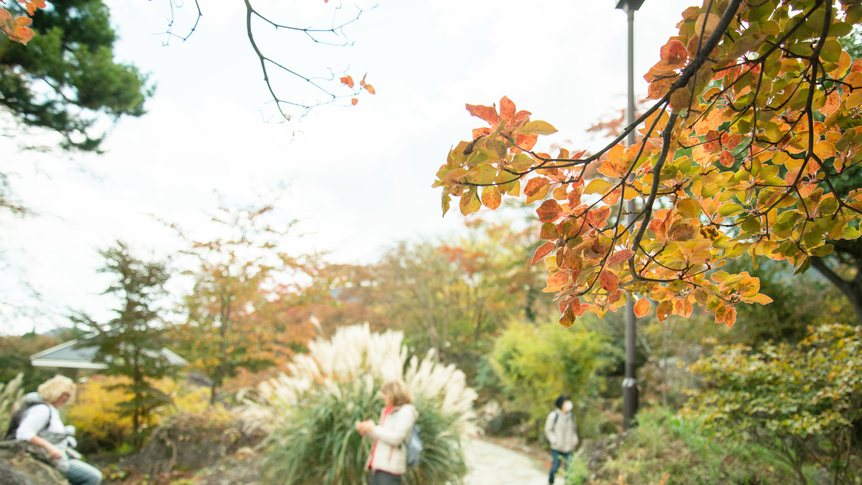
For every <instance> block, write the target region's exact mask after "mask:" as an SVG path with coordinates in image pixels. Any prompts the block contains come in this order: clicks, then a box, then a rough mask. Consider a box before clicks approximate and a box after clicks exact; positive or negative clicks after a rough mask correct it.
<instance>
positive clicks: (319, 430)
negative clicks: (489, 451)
mask: <svg viewBox="0 0 862 485" xmlns="http://www.w3.org/2000/svg"><path fill="white" fill-rule="evenodd" d="M402 344H403V335H402V334H401V333H400V332H392V331H387V332H386V333H383V334H372V333H371V332H370V330H369V328H368V325H364V326H352V327H343V328H341V329H339V330H338V331H337V332H336V334H335V336H333V338H332V340H331V341H322V340H318V341H316V342H314V343H312V344H310V345H309V349H310V353H309V354H308V355H299V356H297V357H296V358H295V359H294V362H293V363H292V364H291V375H290V376H287V375H284V376H281V377H280V378H277V379H273V380H271V381H268V382H266V383H264V384H262V385H261V386H260V393H261V397H262V398H263V399H265V400H266V401H267V402H268V403H269V407H268V408H267V409H268V410H269V412H270V413H272V419H270V420H263V419H259V418H258V422H261V423H266V422H267V421H268V422H270V423H275V424H274V426H272V428H271V429H272V431H273V433H272V437H271V440H270V446H269V447H268V451H267V461H266V465H265V470H264V473H265V476H266V477H267V478H268V481H267V483H276V484H281V483H319V484H341V483H363V481H364V479H363V478H362V477H363V474H364V470H363V468H364V465H365V462H366V460H367V458H368V454H369V451H370V447H371V446H370V445H371V444H370V442H369V441H368V440H363V439H362V438H361V437H360V436H359V434H358V433H357V432H356V431H355V429H354V424H355V423H356V422H357V421H362V420H364V419H369V418H370V419H374V420H376V419H377V418H378V415H379V411H380V409H381V408H382V407H383V402H382V401H381V399H380V398H379V397H378V393H377V389H378V388H379V385H380V384H381V383H382V382H383V381H386V380H390V379H396V378H403V379H404V381H405V382H406V383H407V385H408V386H409V387H410V390H411V392H412V393H413V396H414V400H415V405H416V407H417V409H418V411H419V421H418V422H417V424H418V425H419V427H420V429H421V433H422V440H423V443H424V445H425V450H424V452H423V454H422V462H421V463H420V464H419V466H417V467H415V468H413V469H411V470H409V471H408V473H407V475H406V482H407V483H410V484H416V485H420V484H422V485H428V484H442V483H460V482H461V480H462V478H463V477H464V476H465V475H466V472H467V467H466V464H465V461H464V454H463V451H462V449H461V444H460V439H461V436H462V435H463V434H464V433H465V432H467V431H468V430H470V429H472V428H471V426H470V421H469V420H470V419H471V418H472V417H473V413H472V404H473V401H474V400H475V398H476V393H475V392H473V390H472V389H470V388H468V387H467V386H466V383H465V382H466V379H465V376H464V374H463V373H462V372H461V371H459V370H457V369H456V368H455V367H454V366H453V365H449V366H443V365H439V364H437V363H435V361H434V357H433V352H429V354H428V355H427V356H426V357H425V359H423V360H422V361H421V362H420V361H419V359H418V358H417V357H416V356H414V357H412V358H411V359H410V360H409V364H408V359H407V349H406V348H405V347H404V346H403V345H402ZM251 410H254V412H255V413H257V414H258V416H259V415H260V413H261V410H260V408H254V407H252V408H250V411H251ZM243 420H244V421H248V420H245V419H243Z"/></svg>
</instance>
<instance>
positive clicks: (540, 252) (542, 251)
mask: <svg viewBox="0 0 862 485" xmlns="http://www.w3.org/2000/svg"><path fill="white" fill-rule="evenodd" d="M555 247H557V245H556V244H554V243H552V242H549V243H545V244H542V245H541V246H539V248H538V249H536V254H534V255H533V259H532V261H530V266H532V265H534V264H536V261H538V260H540V259H542V258H544V257H545V256H547V255H548V254H550V253H551V251H553V250H554V248H555Z"/></svg>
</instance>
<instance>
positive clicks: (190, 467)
mask: <svg viewBox="0 0 862 485" xmlns="http://www.w3.org/2000/svg"><path fill="white" fill-rule="evenodd" d="M235 424H236V423H234V422H232V420H223V419H218V418H214V417H213V416H211V415H209V414H207V413H200V414H196V413H187V414H182V415H175V416H172V417H171V418H170V419H168V420H167V421H166V422H165V423H164V424H162V425H161V426H159V427H158V428H156V429H155V430H153V433H152V435H150V438H149V440H148V441H147V444H146V445H145V446H144V448H143V449H142V450H141V451H140V452H138V453H136V454H134V455H131V456H129V457H127V458H126V459H124V460H123V461H121V462H120V464H119V465H118V468H119V469H120V470H128V471H136V472H138V473H142V474H148V475H151V476H156V475H159V474H169V473H171V472H172V471H182V472H195V471H197V470H202V469H204V468H210V469H212V468H214V467H216V466H217V464H219V461H220V460H221V459H222V458H224V457H226V456H231V455H234V454H235V453H236V452H237V450H240V449H243V448H253V447H255V446H256V445H258V444H259V443H260V441H261V439H262V438H263V437H262V436H260V435H247V434H245V433H242V432H241V431H240V430H239V429H238V428H237V427H236V426H235ZM237 483H244V482H237Z"/></svg>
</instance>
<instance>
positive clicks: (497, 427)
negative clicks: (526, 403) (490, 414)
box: [485, 411, 530, 436]
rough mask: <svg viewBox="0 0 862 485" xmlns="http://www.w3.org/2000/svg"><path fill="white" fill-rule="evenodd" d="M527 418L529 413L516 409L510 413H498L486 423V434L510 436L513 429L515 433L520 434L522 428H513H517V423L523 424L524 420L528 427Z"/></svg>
mask: <svg viewBox="0 0 862 485" xmlns="http://www.w3.org/2000/svg"><path fill="white" fill-rule="evenodd" d="M529 419H530V415H529V414H527V413H525V412H521V411H516V412H512V413H500V414H499V415H497V416H496V417H494V418H493V419H491V420H490V421H489V422H488V425H487V427H486V428H485V429H486V431H487V432H488V434H490V435H494V436H510V435H512V434H513V431H514V433H515V434H521V433H522V432H523V430H517V429H514V430H513V428H517V427H518V426H519V425H521V424H524V423H525V422H526V424H527V426H528V427H529V426H530V423H529Z"/></svg>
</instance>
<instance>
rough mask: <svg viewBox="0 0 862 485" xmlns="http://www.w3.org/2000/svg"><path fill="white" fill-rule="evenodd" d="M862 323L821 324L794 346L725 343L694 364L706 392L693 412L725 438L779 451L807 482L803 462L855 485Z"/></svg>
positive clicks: (694, 400)
mask: <svg viewBox="0 0 862 485" xmlns="http://www.w3.org/2000/svg"><path fill="white" fill-rule="evenodd" d="M860 368H862V328H860V327H858V326H848V325H824V326H821V327H818V328H816V329H812V330H810V334H809V336H808V337H807V338H806V339H805V340H803V341H802V342H800V343H799V344H797V345H795V346H791V345H788V344H779V345H774V344H766V345H763V346H762V347H761V348H760V350H758V351H755V350H754V349H752V348H751V347H747V346H741V345H740V346H733V347H720V348H718V349H717V350H716V352H715V353H714V354H713V355H712V356H710V357H707V358H704V359H701V360H700V361H698V362H697V363H695V364H694V365H693V366H692V370H694V371H695V372H697V373H698V374H699V376H700V377H701V378H702V380H703V387H704V389H702V390H699V391H695V392H693V394H692V396H691V399H690V401H689V408H688V410H687V412H688V413H697V414H703V415H706V416H708V418H707V419H706V421H705V425H706V426H708V427H710V428H713V429H715V430H716V431H717V432H718V433H719V434H720V435H723V436H733V435H741V436H745V437H746V438H748V439H750V440H754V441H756V442H758V443H760V444H762V445H763V446H768V447H770V448H772V449H774V450H775V451H776V452H777V453H778V456H781V457H782V458H783V459H784V460H785V461H786V462H787V463H788V464H789V465H790V466H792V467H793V469H794V471H795V472H796V476H797V478H798V481H799V483H803V484H804V483H807V479H806V477H805V475H804V473H803V468H804V466H805V465H806V464H814V463H818V464H820V465H821V466H823V467H824V468H826V469H828V470H829V475H830V476H831V477H832V480H831V481H832V483H835V484H840V483H853V484H855V483H858V482H857V481H856V476H857V473H858V470H859V469H860V463H859V451H860V450H859V447H860V443H859V440H858V438H856V437H854V435H853V433H854V424H858V423H860V422H862V374H860V372H859V369H860Z"/></svg>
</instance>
